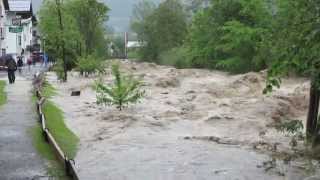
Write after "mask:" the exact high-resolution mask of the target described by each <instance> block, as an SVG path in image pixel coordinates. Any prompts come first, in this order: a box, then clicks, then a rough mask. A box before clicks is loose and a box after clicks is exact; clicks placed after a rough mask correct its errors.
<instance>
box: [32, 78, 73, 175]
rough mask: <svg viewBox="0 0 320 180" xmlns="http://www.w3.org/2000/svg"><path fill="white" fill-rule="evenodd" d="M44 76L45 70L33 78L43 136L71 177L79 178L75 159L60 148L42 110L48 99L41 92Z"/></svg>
mask: <svg viewBox="0 0 320 180" xmlns="http://www.w3.org/2000/svg"><path fill="white" fill-rule="evenodd" d="M44 77H45V74H44V72H42V73H37V74H36V75H35V76H34V80H33V86H34V90H35V93H36V96H37V103H36V106H37V113H38V116H39V122H40V124H41V129H42V134H43V137H44V139H45V140H46V142H47V143H49V144H50V145H51V146H52V147H53V149H54V151H55V153H56V156H57V157H58V159H59V161H61V162H62V164H63V165H64V169H65V171H66V174H67V175H68V176H69V177H70V178H72V179H73V180H79V176H78V174H77V171H76V167H75V162H74V160H73V159H69V158H68V157H67V155H66V154H65V153H64V152H63V151H62V149H61V148H60V146H59V144H58V143H57V141H56V140H55V138H54V137H53V135H52V134H51V133H50V129H48V128H47V127H46V118H45V115H44V113H43V111H42V106H43V104H44V102H45V100H46V99H45V98H44V97H43V96H42V94H41V89H42V86H43V83H44Z"/></svg>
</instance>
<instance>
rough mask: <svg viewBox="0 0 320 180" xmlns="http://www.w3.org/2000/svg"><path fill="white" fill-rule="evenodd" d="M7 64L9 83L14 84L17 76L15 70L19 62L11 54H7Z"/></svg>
mask: <svg viewBox="0 0 320 180" xmlns="http://www.w3.org/2000/svg"><path fill="white" fill-rule="evenodd" d="M6 66H7V69H8V79H9V83H10V84H13V83H14V82H15V80H16V76H15V74H14V72H15V71H16V70H17V63H16V61H15V60H14V59H13V57H12V56H11V55H7V57H6Z"/></svg>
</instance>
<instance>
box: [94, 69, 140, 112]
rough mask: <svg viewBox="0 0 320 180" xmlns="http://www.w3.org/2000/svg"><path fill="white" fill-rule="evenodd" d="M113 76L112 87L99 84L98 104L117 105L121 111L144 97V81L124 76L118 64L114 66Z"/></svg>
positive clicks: (97, 89) (97, 85)
mask: <svg viewBox="0 0 320 180" xmlns="http://www.w3.org/2000/svg"><path fill="white" fill-rule="evenodd" d="M112 75H113V76H114V77H115V80H114V82H113V84H112V85H105V84H103V83H102V82H101V81H99V82H97V84H96V91H97V104H102V105H116V106H117V108H118V109H119V110H120V111H121V110H122V109H123V107H125V106H126V105H129V104H130V103H131V104H134V103H137V102H139V100H140V99H141V98H142V97H143V96H144V94H145V91H142V90H141V87H142V85H143V83H142V81H140V80H138V79H136V78H134V77H133V76H132V75H123V73H122V72H120V70H119V65H118V64H114V65H112Z"/></svg>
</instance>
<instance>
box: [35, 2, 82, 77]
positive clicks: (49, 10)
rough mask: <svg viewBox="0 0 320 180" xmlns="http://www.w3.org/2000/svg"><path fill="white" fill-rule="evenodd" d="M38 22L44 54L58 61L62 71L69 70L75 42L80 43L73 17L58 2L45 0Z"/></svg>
mask: <svg viewBox="0 0 320 180" xmlns="http://www.w3.org/2000/svg"><path fill="white" fill-rule="evenodd" d="M59 14H60V15H59ZM60 17H61V19H60ZM39 22H40V23H39V30H40V31H41V34H42V37H43V38H44V39H45V41H46V47H45V48H46V52H47V53H49V54H50V56H52V57H53V58H55V59H57V60H58V61H60V64H62V69H63V70H67V69H70V68H71V67H72V64H73V59H75V58H76V51H75V49H76V48H75V47H76V44H77V41H82V35H81V34H80V32H79V31H78V28H77V26H76V21H75V19H74V17H73V16H72V15H71V14H70V13H69V11H68V10H66V8H65V5H64V4H61V2H60V1H59V0H57V1H56V0H46V1H44V2H43V5H42V6H41V9H40V11H39ZM61 27H62V28H61ZM63 74H64V75H63V77H62V79H63V80H66V79H67V77H66V71H65V72H64V73H63Z"/></svg>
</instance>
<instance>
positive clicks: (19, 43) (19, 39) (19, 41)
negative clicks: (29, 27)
mask: <svg viewBox="0 0 320 180" xmlns="http://www.w3.org/2000/svg"><path fill="white" fill-rule="evenodd" d="M18 45H19V46H21V36H18Z"/></svg>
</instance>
